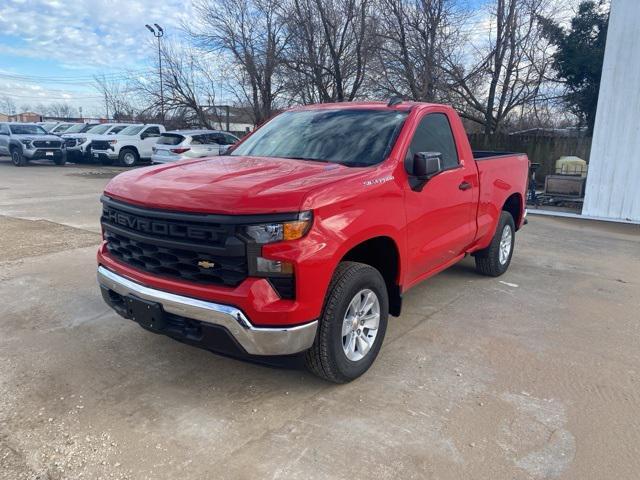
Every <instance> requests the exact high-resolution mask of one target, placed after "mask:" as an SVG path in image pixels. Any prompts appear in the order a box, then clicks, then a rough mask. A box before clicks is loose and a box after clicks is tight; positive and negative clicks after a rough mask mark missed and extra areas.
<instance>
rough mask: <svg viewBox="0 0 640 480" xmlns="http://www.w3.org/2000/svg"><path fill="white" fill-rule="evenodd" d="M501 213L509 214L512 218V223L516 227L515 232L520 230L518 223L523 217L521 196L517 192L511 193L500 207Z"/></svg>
mask: <svg viewBox="0 0 640 480" xmlns="http://www.w3.org/2000/svg"><path fill="white" fill-rule="evenodd" d="M501 211H503V212H508V213H509V214H511V217H512V218H513V223H514V224H515V226H516V230H518V229H519V228H520V223H521V221H522V215H523V202H522V195H520V194H519V193H517V192H516V193H512V194H511V195H510V196H509V197H507V199H506V200H505V202H504V204H503V205H502V210H501Z"/></svg>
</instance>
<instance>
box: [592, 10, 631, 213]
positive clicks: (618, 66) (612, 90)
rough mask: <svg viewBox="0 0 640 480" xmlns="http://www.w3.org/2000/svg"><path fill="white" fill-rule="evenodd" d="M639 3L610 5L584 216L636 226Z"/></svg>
mask: <svg viewBox="0 0 640 480" xmlns="http://www.w3.org/2000/svg"><path fill="white" fill-rule="evenodd" d="M639 42H640V0H612V2H611V16H610V18H609V30H608V34H607V45H606V50H605V55H604V65H603V70H602V80H601V83H600V96H599V98H598V111H597V113H596V122H595V128H594V133H593V143H592V147H591V156H590V160H589V174H588V176H587V190H586V194H585V200H584V208H583V209H582V214H583V215H587V216H591V217H602V218H609V219H616V220H631V221H640V48H639Z"/></svg>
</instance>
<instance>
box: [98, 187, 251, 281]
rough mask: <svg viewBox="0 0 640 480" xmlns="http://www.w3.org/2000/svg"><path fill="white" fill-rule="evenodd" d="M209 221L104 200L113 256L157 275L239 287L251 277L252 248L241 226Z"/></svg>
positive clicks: (104, 220) (103, 220)
mask: <svg viewBox="0 0 640 480" xmlns="http://www.w3.org/2000/svg"><path fill="white" fill-rule="evenodd" d="M207 217H208V216H207V215H196V214H182V213H174V212H162V211H158V210H149V209H142V208H138V207H133V206H128V205H126V204H123V203H121V202H115V201H113V200H111V199H103V213H102V218H101V223H102V227H103V230H104V239H105V240H106V242H107V243H106V246H107V250H108V251H109V253H110V254H111V255H112V256H113V257H115V258H116V259H117V260H119V261H121V262H122V263H124V264H127V265H130V266H132V267H134V268H137V269H140V270H144V271H146V272H149V273H152V274H154V275H159V276H165V277H170V278H175V279H180V280H186V281H190V282H196V283H207V284H215V285H224V286H229V287H233V286H236V285H238V284H240V283H241V282H242V281H243V280H244V279H245V278H246V277H247V275H248V267H247V253H246V244H245V243H244V241H243V240H242V239H240V238H239V237H238V236H237V228H238V227H237V226H235V225H226V224H221V223H215V222H211V221H210V220H209V219H208V218H207Z"/></svg>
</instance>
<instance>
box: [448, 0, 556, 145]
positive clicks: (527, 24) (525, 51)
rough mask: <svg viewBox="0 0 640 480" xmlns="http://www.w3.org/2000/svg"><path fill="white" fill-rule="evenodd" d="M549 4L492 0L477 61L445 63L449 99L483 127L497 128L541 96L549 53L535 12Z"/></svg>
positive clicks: (534, 0)
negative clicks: (492, 4)
mask: <svg viewBox="0 0 640 480" xmlns="http://www.w3.org/2000/svg"><path fill="white" fill-rule="evenodd" d="M549 5H551V3H550V2H549V0H495V4H494V8H493V12H492V22H491V30H490V32H489V40H488V41H487V42H486V43H484V44H483V45H480V46H478V47H477V50H476V53H477V55H476V57H477V60H476V62H475V63H472V64H471V66H470V67H465V62H464V60H462V61H460V60H459V59H458V61H457V62H455V61H452V62H449V64H448V65H447V73H448V74H449V76H450V81H451V84H450V88H451V92H450V93H451V96H450V101H452V102H453V103H454V104H455V105H456V106H457V107H458V109H459V110H460V112H461V115H462V116H463V117H465V118H467V119H469V120H473V121H475V122H477V123H479V124H481V125H483V127H484V131H485V133H493V132H495V131H498V130H500V129H501V128H502V127H503V125H504V122H505V120H506V119H507V118H508V117H509V115H510V114H512V113H513V112H514V111H516V110H517V109H519V108H523V107H524V106H525V105H527V104H529V103H530V102H532V101H533V100H535V99H537V98H538V97H539V96H540V89H541V86H542V85H543V83H544V81H545V75H546V73H547V71H548V69H549V68H550V60H551V59H550V49H549V43H548V42H547V41H545V40H544V38H543V37H542V35H541V28H540V26H539V25H538V22H537V20H536V15H537V14H538V13H539V12H541V11H544V10H546V9H547V8H548V7H549ZM465 47H466V48H469V45H466V46H465ZM463 58H464V57H463Z"/></svg>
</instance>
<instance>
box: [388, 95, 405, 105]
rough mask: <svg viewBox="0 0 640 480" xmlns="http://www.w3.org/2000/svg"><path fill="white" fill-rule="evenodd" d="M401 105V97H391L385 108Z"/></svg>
mask: <svg viewBox="0 0 640 480" xmlns="http://www.w3.org/2000/svg"><path fill="white" fill-rule="evenodd" d="M401 103H402V98H401V97H391V98H390V99H389V103H387V107H395V106H396V105H400V104H401Z"/></svg>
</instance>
